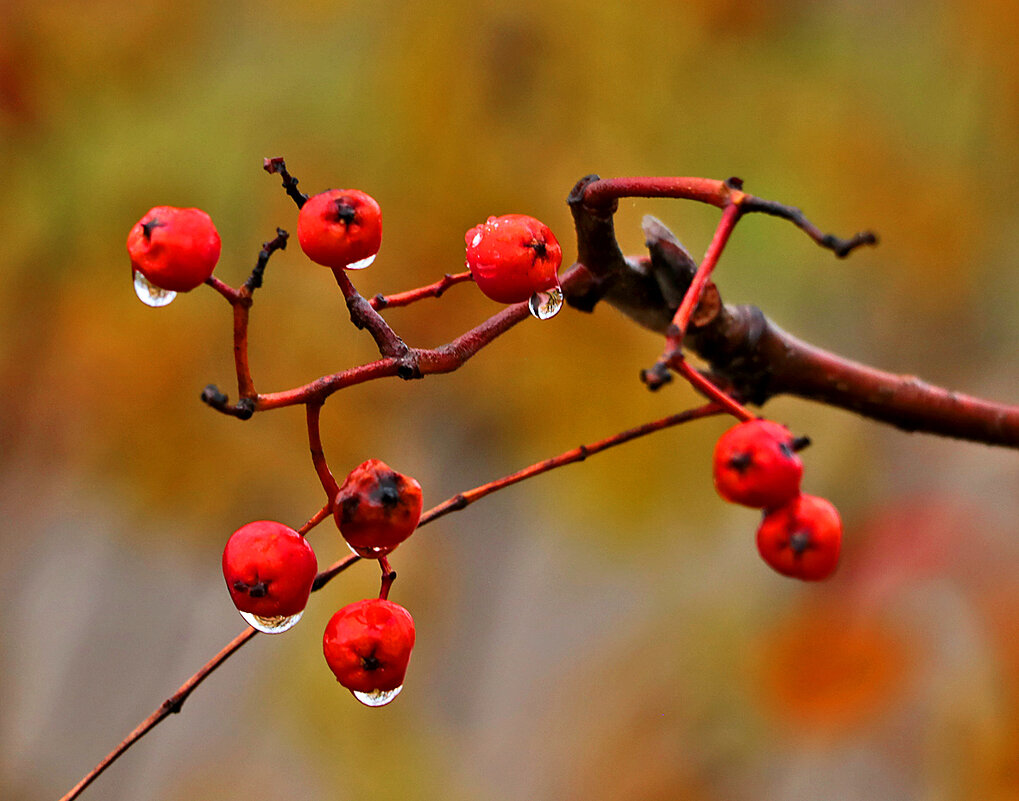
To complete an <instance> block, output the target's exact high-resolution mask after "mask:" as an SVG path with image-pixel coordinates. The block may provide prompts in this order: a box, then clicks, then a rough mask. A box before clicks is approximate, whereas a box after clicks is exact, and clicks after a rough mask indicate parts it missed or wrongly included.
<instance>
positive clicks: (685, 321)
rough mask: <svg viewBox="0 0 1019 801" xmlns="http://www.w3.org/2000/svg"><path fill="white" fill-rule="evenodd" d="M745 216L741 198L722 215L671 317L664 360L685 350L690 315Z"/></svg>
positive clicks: (734, 201)
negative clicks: (742, 216)
mask: <svg viewBox="0 0 1019 801" xmlns="http://www.w3.org/2000/svg"><path fill="white" fill-rule="evenodd" d="M742 213H743V212H742V210H741V208H740V202H739V200H738V199H735V200H733V202H732V203H730V204H729V205H728V206H726V207H725V211H724V212H722V219H721V220H719V221H718V227H717V228H716V229H715V235H714V236H713V237H712V238H711V244H709V245H708V249H707V252H706V253H705V254H704V259H703V260H702V261H701V263H700V265H698V267H697V272H696V273H694V277H693V280H692V281H691V282H690V286H689V287H688V288H687V290H686V293H685V294H684V295H683V300H682V301H681V302H680V304H679V308H678V309H676V314H675V316H674V317H673V318H672V325H671V326H670V327H669V331H668V333H667V334H666V337H665V353H664V354H663V355H662V361H668V360H669V359H670V358H671V357H672V356H673V355H675V354H677V353H679V351H680V349H681V348H682V347H683V337H684V335H685V334H686V328H687V326H688V325H689V324H690V316H691V315H692V314H693V311H694V309H695V308H696V307H697V304H698V303H699V302H700V299H701V294H702V293H703V292H704V287H705V286H706V285H707V283H708V278H710V277H711V272H712V271H713V270H714V269H715V265H717V264H718V259H719V257H720V256H721V255H722V251H723V250H725V245H726V243H727V242H728V241H729V237H730V236H731V235H732V231H733V229H734V228H735V227H736V223H738V222H739V218H740V215H741V214H742Z"/></svg>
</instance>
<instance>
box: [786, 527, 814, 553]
mask: <svg viewBox="0 0 1019 801" xmlns="http://www.w3.org/2000/svg"><path fill="white" fill-rule="evenodd" d="M789 547H790V548H792V550H793V553H794V554H796V555H797V556H799V555H800V554H801V553H803V552H804V551H806V550H807V549H808V548H809V547H810V532H809V531H804V530H803V529H800V530H799V531H794V532H793V533H792V535H790V537H789Z"/></svg>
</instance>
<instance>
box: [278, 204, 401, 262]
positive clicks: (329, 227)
mask: <svg viewBox="0 0 1019 801" xmlns="http://www.w3.org/2000/svg"><path fill="white" fill-rule="evenodd" d="M297 239H298V241H299V242H300V243H301V250H303V251H304V253H305V255H306V256H307V257H308V258H309V259H311V260H312V261H313V262H316V263H317V264H323V265H325V266H326V267H333V268H341V267H342V268H346V269H349V270H360V269H363V268H365V267H368V266H369V265H370V264H371V263H372V262H373V261H375V254H376V253H378V252H379V246H380V245H381V244H382V209H380V208H379V204H378V203H377V202H376V201H375V198H373V197H372V196H371V195H368V194H365V193H364V192H362V191H360V190H359V189H329V190H327V191H325V192H322V193H321V194H318V195H315V196H314V197H312V198H309V199H308V200H307V201H306V202H305V204H304V205H303V206H301V213H300V215H298V217H297Z"/></svg>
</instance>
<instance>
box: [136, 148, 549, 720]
mask: <svg viewBox="0 0 1019 801" xmlns="http://www.w3.org/2000/svg"><path fill="white" fill-rule="evenodd" d="M267 168H268V167H267ZM270 171H271V170H270ZM300 205H301V209H300V214H299V216H298V221H297V238H298V241H299V242H300V245H301V249H302V250H303V251H304V253H305V255H307V256H308V258H309V259H311V260H312V261H314V262H316V263H318V264H321V265H324V266H326V267H330V268H332V269H334V270H341V269H345V270H358V269H363V268H365V267H368V266H369V265H370V264H371V263H372V262H373V261H374V260H375V257H376V255H377V254H378V251H379V247H380V246H381V243H382V211H381V209H380V208H379V204H378V203H377V202H376V201H375V199H374V198H372V197H371V196H370V195H367V194H365V193H364V192H362V191H360V190H357V189H330V190H328V191H325V192H322V193H320V194H317V195H315V196H313V197H310V198H304V199H303V201H302V202H301V204H300ZM466 244H467V252H466V264H467V266H468V268H469V269H470V272H471V276H472V277H473V279H474V281H475V282H476V283H477V285H478V287H479V288H480V289H481V291H482V292H483V293H484V294H485V295H487V296H488V297H490V298H491V299H493V300H495V301H498V302H500V303H520V302H523V301H527V303H528V308H529V309H530V311H531V313H532V314H533V315H534V316H535V317H538V318H539V319H547V318H549V317H552V316H553V315H555V314H556V313H557V312H558V311H559V309H560V308H561V307H562V304H563V294H562V290H561V288H560V286H559V278H558V275H557V271H558V269H559V266H560V264H561V263H562V249H561V248H560V246H559V242H558V241H557V240H556V238H555V236H554V235H553V234H552V232H551V231H550V230H549V229H548V227H547V226H546V225H544V224H543V223H541V222H540V221H538V220H536V219H534V218H533V217H528V216H526V215H521V214H509V215H504V216H502V217H489V218H488V220H487V221H486V222H485V223H482V224H481V225H478V226H475V227H474V228H472V229H471V230H470V231H468V232H467V234H466ZM220 247H221V245H220V238H219V234H218V232H217V231H216V227H215V226H214V225H213V223H212V219H211V218H210V217H209V215H208V214H206V213H205V212H204V211H201V210H200V209H182V208H175V207H173V206H157V207H155V208H152V209H150V210H149V211H148V212H147V213H146V214H145V215H144V216H143V217H142V218H141V219H140V220H139V221H138V222H137V223H136V224H135V225H134V227H133V228H132V229H131V231H130V233H129V234H128V237H127V250H128V254H129V255H130V257H131V268H132V277H133V281H134V287H135V292H136V293H137V295H138V297H139V298H140V299H141V300H142V301H143V302H145V303H147V304H148V305H150V306H165V305H166V304H168V303H170V301H172V300H173V299H174V298H175V297H176V295H177V293H178V292H189V291H190V290H192V289H195V288H197V287H199V286H201V285H202V284H203V283H206V282H208V281H209V279H210V278H211V276H212V273H213V270H214V269H215V267H216V263H217V262H218V260H219V255H220ZM332 509H333V516H334V518H335V521H336V525H337V527H338V528H339V530H340V533H341V534H342V535H343V538H344V539H345V540H346V542H347V544H348V545H349V547H350V549H351V550H352V551H354V553H356V554H357V555H358V556H361V557H363V558H366V559H378V560H379V562H380V565H382V568H383V583H382V590H381V591H380V594H379V597H378V598H368V599H365V600H363V601H358V602H357V603H354V604H350V605H348V606H345V607H343V608H342V609H340V610H339V611H338V612H337V613H336V614H335V615H333V617H332V619H331V620H330V621H329V624H328V626H327V627H326V630H325V635H324V637H323V650H324V653H325V658H326V662H327V663H328V664H329V667H330V668H331V669H332V671H333V673H334V674H335V675H336V678H337V680H338V681H339V682H340V683H341V684H342V685H343V686H344V687H346V688H348V689H349V690H350V691H351V692H352V693H353V694H354V695H355V696H356V697H357V698H358V699H359V700H360V701H361V702H362V703H365V704H368V705H369V706H381V705H383V704H386V703H388V702H389V701H391V700H392V699H393V698H394V697H395V696H396V694H397V693H398V692H399V691H400V689H401V687H402V685H403V679H404V675H405V673H406V671H407V664H408V661H409V659H410V653H411V649H412V648H413V647H414V620H413V618H412V617H411V616H410V613H409V612H408V611H407V610H406V609H404V608H403V607H402V606H399V605H398V604H395V603H392V602H390V601H389V600H388V597H387V596H388V592H389V586H390V584H391V583H392V578H393V577H394V576H395V574H394V573H392V572H391V571H390V569H389V565H388V561H387V559H386V556H387V554H389V553H390V552H391V551H392V550H393V549H394V548H396V547H397V546H398V545H399V544H400V543H401V542H403V541H404V540H405V539H407V537H409V536H410V535H411V534H412V533H413V532H414V530H415V528H416V527H417V525H418V521H419V519H420V516H421V509H422V498H421V486H420V485H419V484H418V482H417V481H415V480H414V479H412V478H409V477H408V476H404V475H401V474H400V473H397V472H396V471H394V470H392V469H391V468H390V467H388V466H387V465H386V464H384V463H383V462H381V461H378V460H376V459H369V460H368V461H366V462H365V463H364V464H362V465H360V466H358V467H357V468H355V469H354V470H353V471H351V473H350V474H349V475H348V476H347V478H346V480H345V481H344V483H343V485H342V486H341V487H340V488H339V492H338V493H337V496H336V498H334V499H333V503H332ZM317 571H318V562H317V560H316V558H315V552H314V550H313V549H312V547H311V545H310V544H309V543H308V541H307V540H306V539H305V537H304V536H303V534H302V533H300V532H298V531H295V530H294V529H292V528H290V527H289V526H285V525H283V524H282V523H277V522H273V521H270V520H259V521H256V522H253V523H248V524H247V525H245V526H242V527H241V528H239V529H238V530H237V531H235V532H234V533H233V535H232V536H231V537H230V539H229V541H228V542H227V544H226V547H225V549H224V550H223V575H224V577H225V579H226V584H227V589H228V590H229V592H230V597H231V598H232V599H233V602H234V605H235V606H236V607H237V609H238V611H239V612H240V614H241V616H242V617H243V618H244V619H245V620H246V621H247V622H248V623H249V624H250V625H251V626H252V627H253V628H255V629H257V630H258V631H262V632H265V633H270V634H277V633H281V632H284V631H287V630H288V629H290V628H291V627H293V626H294V625H296V624H297V622H298V621H299V620H300V619H301V616H302V615H303V614H304V608H305V606H306V604H307V603H308V598H309V596H310V594H311V591H312V587H313V585H314V582H315V577H316V575H317Z"/></svg>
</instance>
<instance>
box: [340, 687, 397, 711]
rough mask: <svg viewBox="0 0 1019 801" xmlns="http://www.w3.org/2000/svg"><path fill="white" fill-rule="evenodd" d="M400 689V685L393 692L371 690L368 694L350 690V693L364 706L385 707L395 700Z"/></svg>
mask: <svg viewBox="0 0 1019 801" xmlns="http://www.w3.org/2000/svg"><path fill="white" fill-rule="evenodd" d="M402 689H403V685H402V684H401V685H400V686H399V687H397V688H396V689H395V690H372V691H371V692H368V693H365V692H361V691H360V690H351V692H353V693H354V697H355V698H356V699H357V700H358V701H360V702H361V703H362V704H364V705H365V706H385V705H386V704H388V703H389V702H390V701H392V700H393V699H394V698H396V696H398V695H399V694H400V690H402Z"/></svg>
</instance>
